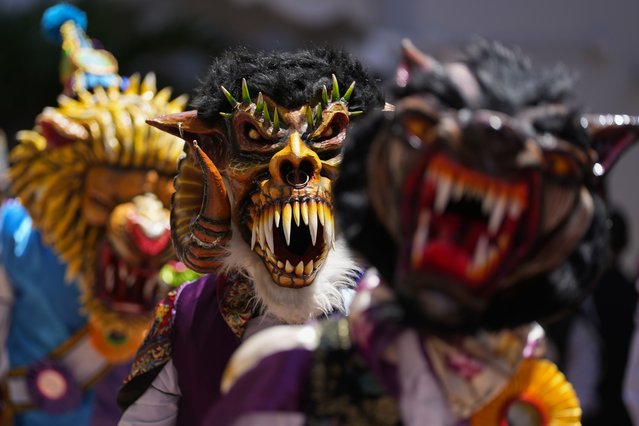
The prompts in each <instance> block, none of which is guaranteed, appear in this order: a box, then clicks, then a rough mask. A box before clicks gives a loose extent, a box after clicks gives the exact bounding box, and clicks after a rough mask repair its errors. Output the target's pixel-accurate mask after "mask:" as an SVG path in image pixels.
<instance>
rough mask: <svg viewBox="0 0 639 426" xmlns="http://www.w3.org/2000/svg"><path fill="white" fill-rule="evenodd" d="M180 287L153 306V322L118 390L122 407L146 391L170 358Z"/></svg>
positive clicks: (131, 402) (119, 402)
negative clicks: (128, 373)
mask: <svg viewBox="0 0 639 426" xmlns="http://www.w3.org/2000/svg"><path fill="white" fill-rule="evenodd" d="M185 285H188V284H185ZM181 288H182V287H180V289H181ZM180 289H177V290H171V291H170V292H169V294H168V295H167V296H166V297H165V298H164V299H163V300H161V301H160V302H158V304H157V306H156V307H155V318H154V320H153V325H151V329H150V330H149V333H148V334H147V335H146V338H145V339H144V342H142V345H141V346H140V349H138V352H137V354H136V356H135V360H134V361H133V365H132V366H131V374H130V375H129V377H127V379H126V380H125V383H124V385H123V386H122V388H121V389H120V391H119V392H118V405H119V406H120V408H122V409H123V410H124V409H126V408H127V407H128V406H129V405H131V404H133V403H134V402H135V401H136V400H137V399H138V398H139V397H140V396H141V395H142V394H143V393H144V392H145V391H146V389H147V388H148V387H149V385H150V384H151V383H152V382H153V380H154V379H155V377H156V376H157V375H158V373H159V372H160V371H161V370H162V368H163V367H164V365H165V364H166V363H167V362H169V360H170V359H171V335H172V332H173V323H174V320H175V303H176V299H177V295H178V293H179V290H180Z"/></svg>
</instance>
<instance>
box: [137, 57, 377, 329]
mask: <svg viewBox="0 0 639 426" xmlns="http://www.w3.org/2000/svg"><path fill="white" fill-rule="evenodd" d="M382 105H383V102H382V96H381V94H380V92H379V90H378V88H377V87H376V85H375V83H374V81H373V80H372V79H371V77H369V76H368V75H367V74H366V73H365V72H364V71H363V69H362V67H361V65H360V64H359V63H358V62H357V61H355V60H354V59H353V58H351V57H350V56H348V55H346V54H345V53H343V52H338V51H333V50H328V49H316V50H303V51H298V52H292V53H251V52H248V51H245V50H237V51H233V52H229V53H227V54H226V55H224V56H222V57H221V58H219V59H217V60H216V62H215V63H214V64H213V66H212V68H211V70H210V72H209V75H208V77H207V78H206V80H205V81H204V83H203V85H202V86H201V87H200V89H199V93H198V95H197V97H196V98H195V100H194V106H195V107H196V111H189V112H186V113H183V114H175V115H171V116H164V117H159V118H157V119H154V120H150V121H149V123H150V124H152V125H154V126H156V127H159V128H160V129H163V130H166V131H168V132H171V133H173V134H175V135H179V136H180V137H182V138H183V139H184V140H185V141H186V142H187V145H186V148H185V151H186V157H185V158H184V160H183V161H182V162H181V163H180V166H179V172H178V176H177V178H176V194H175V196H174V198H173V205H172V212H171V224H172V237H173V241H174V245H175V247H176V250H177V253H178V256H180V257H181V259H183V261H184V262H185V263H186V264H187V265H188V266H190V267H191V268H193V269H194V270H196V271H199V272H211V271H221V270H226V271H242V272H243V273H245V274H247V275H248V276H249V278H251V280H252V282H253V285H254V291H255V294H256V296H257V300H258V301H259V302H261V304H262V306H263V307H264V308H266V309H267V310H269V311H270V312H272V313H273V314H274V315H276V316H278V317H280V318H281V319H282V320H284V321H287V322H297V321H303V320H305V319H307V318H308V317H309V316H315V315H317V314H318V313H321V312H328V311H330V310H333V309H335V308H339V307H341V306H340V305H341V303H342V301H341V297H340V296H339V292H338V290H339V286H340V285H342V286H343V285H344V284H346V283H348V281H349V280H350V279H352V274H353V270H354V265H353V264H352V262H351V261H349V260H348V256H346V255H345V254H344V253H342V254H340V255H336V254H335V253H336V252H335V250H336V249H337V250H338V251H339V250H340V247H339V246H340V245H339V244H338V243H336V242H335V226H334V219H333V197H332V182H333V181H334V179H335V178H336V177H337V167H338V165H339V162H340V160H341V148H342V143H343V141H344V138H345V136H346V131H347V128H348V126H349V123H350V122H351V120H352V119H353V118H354V117H355V116H356V115H358V114H360V113H362V112H364V111H367V110H370V109H373V108H378V109H381V107H382Z"/></svg>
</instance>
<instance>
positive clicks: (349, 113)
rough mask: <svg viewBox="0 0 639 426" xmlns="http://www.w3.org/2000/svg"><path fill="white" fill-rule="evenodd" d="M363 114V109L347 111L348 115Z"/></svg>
mask: <svg viewBox="0 0 639 426" xmlns="http://www.w3.org/2000/svg"><path fill="white" fill-rule="evenodd" d="M362 114H364V111H349V112H348V115H349V116H350V117H357V116H358V115H362Z"/></svg>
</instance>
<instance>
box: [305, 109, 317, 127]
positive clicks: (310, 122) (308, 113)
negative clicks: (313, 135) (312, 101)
mask: <svg viewBox="0 0 639 426" xmlns="http://www.w3.org/2000/svg"><path fill="white" fill-rule="evenodd" d="M306 122H307V123H308V127H309V128H311V129H312V128H313V127H315V122H314V121H313V109H312V108H311V106H310V105H306Z"/></svg>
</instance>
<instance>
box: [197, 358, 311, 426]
mask: <svg viewBox="0 0 639 426" xmlns="http://www.w3.org/2000/svg"><path fill="white" fill-rule="evenodd" d="M312 361H313V353H312V352H311V351H308V350H306V349H293V350H290V351H285V352H278V353H276V354H273V355H271V356H268V357H266V358H264V359H263V360H262V361H260V363H259V364H258V365H257V366H256V367H254V368H253V369H251V370H250V371H249V372H247V374H245V375H243V376H242V377H240V379H239V380H238V381H237V382H236V383H235V384H234V385H233V387H232V388H231V391H230V392H229V393H228V394H226V395H225V396H224V398H222V399H220V400H219V403H217V404H216V405H214V406H213V407H212V408H211V406H209V412H208V415H207V416H206V418H205V421H204V422H203V423H202V424H203V425H232V424H233V422H235V421H236V420H238V419H239V418H240V417H242V416H243V415H246V414H250V413H256V412H301V411H303V409H302V404H303V396H304V395H306V394H307V393H308V391H309V383H310V380H311V379H310V372H311V363H312Z"/></svg>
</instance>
